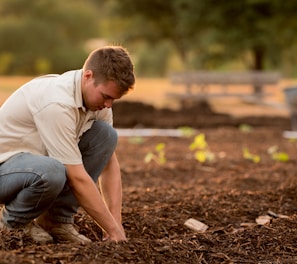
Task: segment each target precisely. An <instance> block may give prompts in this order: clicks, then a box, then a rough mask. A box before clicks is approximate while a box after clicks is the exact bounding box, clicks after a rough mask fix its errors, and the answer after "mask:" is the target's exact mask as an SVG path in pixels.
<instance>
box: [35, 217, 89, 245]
mask: <svg viewBox="0 0 297 264" xmlns="http://www.w3.org/2000/svg"><path fill="white" fill-rule="evenodd" d="M37 223H38V224H39V225H40V226H42V228H44V230H46V231H47V232H48V233H49V234H51V236H52V237H53V238H54V239H55V240H57V241H61V242H66V241H67V242H72V243H78V244H82V245H85V244H88V243H90V242H92V241H91V240H90V239H88V238H87V237H85V236H84V235H82V234H80V233H78V232H77V231H76V229H75V228H74V226H73V224H66V223H59V222H52V221H51V220H49V219H48V218H47V216H46V215H41V216H40V217H38V218H37Z"/></svg>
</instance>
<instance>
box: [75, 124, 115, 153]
mask: <svg viewBox="0 0 297 264" xmlns="http://www.w3.org/2000/svg"><path fill="white" fill-rule="evenodd" d="M117 143H118V134H117V131H116V130H115V129H114V128H113V127H112V126H111V125H109V124H107V123H106V122H103V121H100V120H98V121H96V122H94V123H93V125H92V127H91V128H90V129H89V130H88V131H87V132H85V133H84V134H83V135H82V137H81V140H80V142H79V148H80V150H81V152H82V154H83V153H85V151H87V152H98V150H99V152H100V151H103V152H106V151H107V152H111V153H112V152H114V150H115V148H116V145H117Z"/></svg>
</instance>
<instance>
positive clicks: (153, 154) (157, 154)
mask: <svg viewBox="0 0 297 264" xmlns="http://www.w3.org/2000/svg"><path fill="white" fill-rule="evenodd" d="M151 161H155V162H156V163H157V164H159V165H163V164H165V163H166V157H165V144H164V143H159V144H157V145H156V146H155V150H154V151H150V152H148V153H147V154H146V155H145V157H144V162H145V163H150V162H151Z"/></svg>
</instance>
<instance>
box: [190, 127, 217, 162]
mask: <svg viewBox="0 0 297 264" xmlns="http://www.w3.org/2000/svg"><path fill="white" fill-rule="evenodd" d="M189 148H190V150H192V151H195V153H194V156H195V159H196V160H197V161H199V162H200V163H204V162H206V161H213V160H214V159H215V155H214V154H213V153H212V152H211V151H210V150H209V147H208V144H207V142H206V139H205V134H203V133H201V134H199V135H197V136H196V137H195V138H194V141H193V142H192V143H191V144H190V146H189Z"/></svg>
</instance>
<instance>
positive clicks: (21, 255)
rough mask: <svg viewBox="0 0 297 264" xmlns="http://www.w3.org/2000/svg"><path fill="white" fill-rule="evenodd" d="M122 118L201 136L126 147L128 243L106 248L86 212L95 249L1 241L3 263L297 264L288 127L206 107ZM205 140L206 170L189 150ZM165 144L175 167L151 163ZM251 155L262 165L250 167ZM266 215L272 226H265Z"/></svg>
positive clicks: (295, 183)
mask: <svg viewBox="0 0 297 264" xmlns="http://www.w3.org/2000/svg"><path fill="white" fill-rule="evenodd" d="M114 112H115V126H116V127H118V128H128V127H138V128H141V127H147V128H148V127H158V128H177V127H180V126H190V127H192V128H195V129H196V131H195V133H194V134H192V135H190V136H188V137H120V138H119V144H118V149H117V155H118V159H119V161H120V164H121V171H122V177H123V225H124V227H125V230H126V233H127V237H128V241H127V242H121V243H118V244H116V243H110V242H101V231H100V228H99V227H97V226H96V225H95V224H94V223H93V221H92V220H91V219H90V218H89V217H88V216H86V215H85V213H84V212H83V211H81V212H80V213H79V214H78V215H77V216H76V218H75V220H76V225H77V227H78V228H79V230H80V232H81V233H83V234H85V235H86V236H88V237H89V238H91V239H92V240H93V242H92V243H91V244H90V245H88V246H80V245H75V244H61V243H53V244H48V245H37V244H34V243H32V241H31V240H30V238H28V237H26V236H25V235H24V234H22V233H5V232H2V235H1V238H0V263H10V264H11V263H56V264H58V263H59V264H66V263H202V264H206V263H209V264H213V263H230V264H231V263H251V264H254V263H259V264H260V263H261V264H264V263H265V264H266V263H267V264H268V263H271V264H276V263H297V247H296V244H297V214H296V213H297V195H296V188H297V178H296V166H297V155H296V154H297V148H296V147H297V142H296V141H293V140H288V139H286V138H284V137H283V131H284V130H289V129H290V120H289V119H288V117H283V116H274V115H271V116H267V115H265V116H250V117H249V116H245V117H237V118H235V117H233V116H230V115H228V114H221V113H215V112H213V111H212V109H211V107H209V105H208V104H206V103H204V104H200V105H199V106H196V107H194V108H190V109H185V110H184V111H179V112H177V111H173V110H168V109H158V110H157V109H155V108H154V107H152V106H151V105H144V104H142V103H137V102H134V103H131V102H130V103H125V102H122V103H119V104H115V107H114ZM243 124H248V125H249V126H242V125H243ZM240 128H242V129H240ZM244 128H245V129H244ZM201 133H204V135H205V137H206V141H207V143H208V151H209V152H211V153H212V154H213V156H214V160H212V161H206V162H204V163H200V162H199V161H198V160H197V159H196V158H195V155H194V151H193V150H190V149H189V146H190V144H191V143H192V142H193V141H194V138H195V136H196V135H198V134H201ZM160 143H163V144H164V145H165V148H164V153H165V157H166V162H165V163H164V164H159V163H157V162H155V161H151V162H148V163H146V162H145V161H144V159H145V157H146V155H147V154H148V153H150V152H153V153H155V156H157V154H158V153H157V152H156V150H155V147H156V146H157V145H158V144H160ZM276 147H277V152H276V153H279V152H283V153H285V154H287V155H288V156H289V160H288V161H286V162H284V161H280V159H277V158H273V156H272V154H271V153H269V152H268V150H271V149H273V148H274V149H275V150H276ZM244 148H246V149H248V150H249V153H250V154H251V155H257V156H259V157H260V161H259V162H255V161H253V160H252V159H251V158H249V157H244V156H243V149H244ZM251 157H253V156H251ZM267 215H269V216H270V218H269V221H268V223H266V224H264V225H263V224H259V223H257V222H256V219H257V218H258V217H259V216H267ZM189 218H194V219H196V220H199V221H201V222H203V223H205V224H206V225H207V226H208V229H207V230H206V231H205V232H204V233H201V232H196V231H193V230H192V229H190V228H188V227H187V226H185V225H184V223H185V221H186V220H187V219H189Z"/></svg>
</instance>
